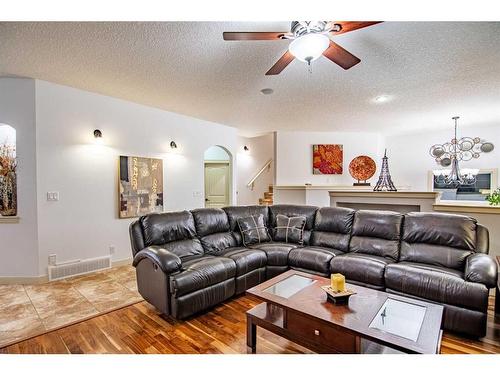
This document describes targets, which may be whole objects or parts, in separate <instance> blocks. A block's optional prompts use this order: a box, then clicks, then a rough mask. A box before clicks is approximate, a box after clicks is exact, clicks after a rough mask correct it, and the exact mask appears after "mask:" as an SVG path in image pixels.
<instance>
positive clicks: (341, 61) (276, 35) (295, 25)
mask: <svg viewBox="0 0 500 375" xmlns="http://www.w3.org/2000/svg"><path fill="white" fill-rule="evenodd" d="M380 22H381V21H376V22H358V21H343V22H337V21H293V22H292V26H291V29H290V32H265V31H264V32H262V31H261V32H224V33H222V36H223V38H224V40H282V39H288V40H291V43H290V45H289V47H288V51H286V52H285V54H284V55H283V56H281V57H280V59H279V60H278V61H277V62H276V64H274V65H273V66H272V67H271V69H269V70H268V71H267V73H266V75H276V74H280V73H281V72H282V71H283V69H285V68H286V67H287V66H288V64H290V63H291V62H292V61H293V59H295V58H297V59H299V60H300V61H303V62H306V63H307V64H308V65H309V67H310V66H311V62H313V61H314V60H316V59H318V58H319V57H320V56H321V55H323V56H325V57H327V58H328V59H330V60H331V61H333V62H334V63H335V64H337V65H340V66H341V67H342V68H344V69H346V70H347V69H349V68H352V67H353V66H354V65H356V64H357V63H359V62H360V61H361V60H360V59H359V58H357V57H356V56H354V55H353V54H352V53H350V52H349V51H347V50H345V49H344V48H342V47H341V46H339V45H338V44H337V43H335V42H333V41H332V40H331V39H330V36H332V35H340V34H345V33H348V32H351V31H354V30H358V29H362V28H364V27H368V26H371V25H375V24H377V23H380Z"/></svg>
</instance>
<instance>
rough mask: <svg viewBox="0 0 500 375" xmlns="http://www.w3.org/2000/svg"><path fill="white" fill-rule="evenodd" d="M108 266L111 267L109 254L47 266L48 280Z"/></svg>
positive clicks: (81, 273)
mask: <svg viewBox="0 0 500 375" xmlns="http://www.w3.org/2000/svg"><path fill="white" fill-rule="evenodd" d="M108 268H111V256H104V257H99V258H92V259H85V260H80V261H76V262H71V263H64V264H59V265H55V266H49V280H50V281H52V280H60V279H64V278H66V277H70V276H77V275H83V274H86V273H90V272H94V271H98V270H104V269H108Z"/></svg>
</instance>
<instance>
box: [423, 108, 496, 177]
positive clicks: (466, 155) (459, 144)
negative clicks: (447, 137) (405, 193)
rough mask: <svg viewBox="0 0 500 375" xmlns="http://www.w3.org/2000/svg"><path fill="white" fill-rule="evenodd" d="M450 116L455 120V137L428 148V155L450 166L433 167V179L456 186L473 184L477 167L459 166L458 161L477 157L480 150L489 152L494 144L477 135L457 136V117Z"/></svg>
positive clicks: (437, 161)
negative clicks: (473, 136) (471, 136)
mask: <svg viewBox="0 0 500 375" xmlns="http://www.w3.org/2000/svg"><path fill="white" fill-rule="evenodd" d="M459 118H460V117H458V116H455V117H452V120H454V121H455V137H454V138H453V139H452V140H451V142H446V143H443V144H436V145H434V146H432V147H431V148H430V150H429V153H430V155H431V156H432V157H433V158H434V159H435V160H436V163H437V164H438V165H440V166H441V167H450V166H451V168H449V169H435V170H434V171H433V174H434V181H436V183H437V184H440V185H447V186H452V187H458V186H460V185H473V184H474V183H475V182H476V176H477V174H478V173H479V169H473V168H463V169H461V168H460V165H459V162H460V161H469V160H472V159H477V158H479V156H481V153H482V152H491V151H493V149H494V145H493V143H491V142H486V141H483V140H481V138H479V137H475V138H470V137H462V138H460V139H458V138H457V126H458V119H459Z"/></svg>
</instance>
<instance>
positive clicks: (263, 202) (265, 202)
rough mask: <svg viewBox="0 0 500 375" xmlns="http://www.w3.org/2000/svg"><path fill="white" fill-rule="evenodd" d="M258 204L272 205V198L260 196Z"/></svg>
mask: <svg viewBox="0 0 500 375" xmlns="http://www.w3.org/2000/svg"><path fill="white" fill-rule="evenodd" d="M259 204H260V205H261V206H263V205H265V206H269V205H272V204H273V200H272V199H265V198H260V199H259Z"/></svg>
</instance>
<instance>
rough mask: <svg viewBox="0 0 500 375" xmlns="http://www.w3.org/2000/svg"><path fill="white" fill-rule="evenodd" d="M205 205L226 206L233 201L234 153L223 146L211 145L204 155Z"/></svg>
mask: <svg viewBox="0 0 500 375" xmlns="http://www.w3.org/2000/svg"><path fill="white" fill-rule="evenodd" d="M204 166H205V169H204V175H205V207H217V208H220V207H225V206H229V205H230V204H231V201H232V186H231V185H232V183H231V181H232V176H231V171H232V155H231V153H230V152H229V151H228V150H227V149H226V148H224V147H222V146H211V147H209V148H208V149H207V150H206V151H205V155H204Z"/></svg>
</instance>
